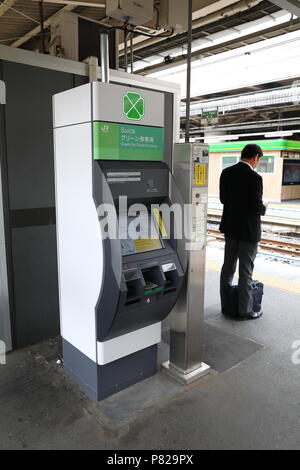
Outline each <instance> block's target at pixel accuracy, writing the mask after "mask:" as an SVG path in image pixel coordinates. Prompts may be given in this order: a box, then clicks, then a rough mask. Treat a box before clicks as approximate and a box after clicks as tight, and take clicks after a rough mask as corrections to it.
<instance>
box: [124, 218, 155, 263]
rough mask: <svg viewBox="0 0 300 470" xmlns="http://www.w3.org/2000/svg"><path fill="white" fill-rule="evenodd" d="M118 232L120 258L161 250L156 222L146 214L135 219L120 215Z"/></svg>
mask: <svg viewBox="0 0 300 470" xmlns="http://www.w3.org/2000/svg"><path fill="white" fill-rule="evenodd" d="M119 231H120V241H121V250H122V256H126V255H133V254H136V253H144V252H146V251H152V250H160V249H161V248H163V246H162V243H161V240H160V236H159V230H158V227H157V224H156V221H155V219H154V217H152V216H151V214H149V213H148V212H147V213H141V214H140V215H139V216H137V217H131V216H128V215H127V214H120V215H119Z"/></svg>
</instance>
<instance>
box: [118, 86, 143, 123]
mask: <svg viewBox="0 0 300 470" xmlns="http://www.w3.org/2000/svg"><path fill="white" fill-rule="evenodd" d="M123 112H124V114H125V116H126V117H127V119H132V120H133V121H139V120H140V119H142V117H144V114H145V100H144V98H143V97H142V96H141V95H140V93H136V92H133V91H128V93H126V95H124V96H123Z"/></svg>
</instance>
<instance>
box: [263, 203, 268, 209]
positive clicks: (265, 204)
mask: <svg viewBox="0 0 300 470" xmlns="http://www.w3.org/2000/svg"><path fill="white" fill-rule="evenodd" d="M268 205H269V203H268V202H264V206H265V208H266V210H267V209H268Z"/></svg>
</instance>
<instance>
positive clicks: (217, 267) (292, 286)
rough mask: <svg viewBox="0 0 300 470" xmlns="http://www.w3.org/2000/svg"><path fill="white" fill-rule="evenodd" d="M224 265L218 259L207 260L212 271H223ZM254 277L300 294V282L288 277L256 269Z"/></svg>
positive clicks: (267, 283)
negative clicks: (260, 271)
mask: <svg viewBox="0 0 300 470" xmlns="http://www.w3.org/2000/svg"><path fill="white" fill-rule="evenodd" d="M221 267H222V265H221V264H220V263H217V262H216V261H210V260H206V269H210V270H211V271H217V272H220V271H221ZM253 278H254V279H258V280H259V281H261V282H263V283H264V284H266V285H267V286H271V287H276V288H277V289H282V290H286V291H288V292H292V293H293V294H300V283H298V282H293V281H289V280H286V279H280V278H278V277H272V276H267V275H266V274H262V273H259V272H257V271H255V270H254V273H253Z"/></svg>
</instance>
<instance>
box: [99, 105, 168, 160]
mask: <svg viewBox="0 0 300 470" xmlns="http://www.w3.org/2000/svg"><path fill="white" fill-rule="evenodd" d="M138 109H139V108H138ZM93 155H94V159H95V160H144V161H162V160H163V158H164V129H163V128H162V127H150V126H137V125H134V124H118V123H114V122H94V124H93Z"/></svg>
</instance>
